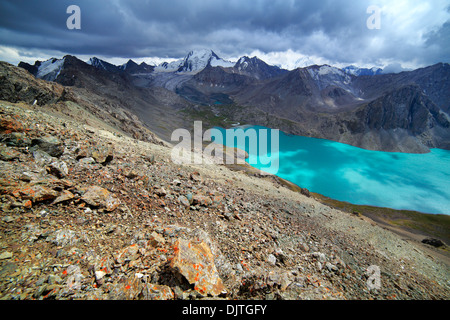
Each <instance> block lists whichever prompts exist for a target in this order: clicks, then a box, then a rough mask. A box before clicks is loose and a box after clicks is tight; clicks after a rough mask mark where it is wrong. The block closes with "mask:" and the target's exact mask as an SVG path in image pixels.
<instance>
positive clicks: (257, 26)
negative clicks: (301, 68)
mask: <svg viewBox="0 0 450 320" xmlns="http://www.w3.org/2000/svg"><path fill="white" fill-rule="evenodd" d="M435 1H437V2H442V1H440V0H435ZM386 3H387V4H386ZM392 3H393V2H392ZM73 4H75V5H78V6H79V7H80V8H81V30H68V29H67V28H66V20H67V18H68V16H69V14H67V13H66V8H67V7H68V6H69V5H73ZM371 4H376V5H379V6H380V7H383V8H387V10H388V11H389V10H390V9H392V10H391V11H390V12H391V15H390V16H389V15H386V16H383V17H382V18H383V19H384V20H383V24H382V28H381V30H369V29H368V28H367V27H366V20H367V18H368V16H369V15H368V14H367V12H366V9H367V7H368V6H369V5H371ZM419 4H420V1H415V0H412V5H414V6H416V7H417V6H418V5H419ZM412 5H411V6H412ZM416 7H414V8H416ZM436 7H437V6H436ZM408 8H409V7H408V5H404V6H403V7H398V8H397V7H395V6H393V5H391V3H390V2H386V1H385V0H377V1H372V0H361V1H344V0H338V1H336V0H334V1H331V0H322V1H320V0H317V1H295V0H252V1H244V0H238V1H236V0H230V1H219V0H217V1H214V0H189V1H187V0H164V1H156V0H152V1H150V0H147V1H145V0H144V1H133V0H131V1H130V0H113V1H106V0H97V1H92V0H91V1H87V0H78V1H75V0H69V1H67V0H63V1H49V0H41V1H34V0H30V1H20V0H14V1H10V0H6V1H5V0H2V1H1V2H0V41H1V42H0V45H3V46H10V47H17V48H22V50H23V49H33V50H42V51H50V50H57V51H60V52H62V53H70V54H79V55H102V56H110V57H126V58H129V57H130V58H133V57H146V56H159V57H164V56H169V57H181V56H184V55H185V54H186V52H187V51H189V50H192V49H199V48H210V49H213V50H215V51H216V52H218V53H220V54H223V55H225V56H239V55H241V54H243V53H249V52H252V51H260V52H264V53H269V52H271V51H287V50H293V51H296V52H300V53H302V54H305V55H312V56H318V57H323V58H325V59H327V60H330V61H336V62H352V61H363V62H367V63H376V62H377V61H381V60H383V59H384V60H389V59H391V60H392V59H395V60H396V61H397V62H401V61H412V60H414V61H416V63H422V64H427V63H428V64H431V63H434V62H437V61H435V60H436V59H440V61H443V59H445V58H446V57H447V59H448V50H449V49H448V48H449V47H450V44H449V39H448V34H449V33H448V28H449V27H448V23H447V25H445V24H444V22H445V21H444V22H443V23H442V24H441V25H440V26H438V28H434V29H432V30H427V29H424V30H423V32H422V34H424V36H423V37H424V39H422V42H416V41H415V40H414V39H413V38H412V37H413V36H415V35H414V33H413V32H411V30H408V29H405V30H403V29H402V28H401V25H400V27H399V24H398V23H397V22H396V19H397V18H396V16H395V15H392V12H394V13H395V12H398V14H399V15H402V19H403V18H404V16H405V11H406V14H407V11H408ZM423 10H425V12H427V11H426V10H428V11H430V10H429V8H428V9H427V8H425V9H423ZM423 10H422V11H423ZM419 11H420V10H419ZM411 12H417V10H412V11H411ZM425 17H426V18H427V19H431V18H434V17H435V15H433V14H431V13H430V14H428V15H425ZM413 18H414V17H413ZM420 18H422V16H417V17H416V19H420ZM405 21H409V20H408V19H406V18H405ZM396 23H397V24H396ZM402 23H403V21H402ZM430 23H431V22H430ZM424 25H426V21H425V22H423V21H422V23H421V24H419V26H424ZM417 37H420V36H417ZM428 47H430V49H429V50H426V49H428Z"/></svg>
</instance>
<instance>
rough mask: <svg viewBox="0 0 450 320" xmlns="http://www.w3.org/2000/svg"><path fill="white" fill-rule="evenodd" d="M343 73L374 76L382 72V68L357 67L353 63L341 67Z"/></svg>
mask: <svg viewBox="0 0 450 320" xmlns="http://www.w3.org/2000/svg"><path fill="white" fill-rule="evenodd" d="M342 70H343V71H344V72H345V73H348V74H351V75H354V76H357V77H358V76H374V75H378V74H381V73H383V69H380V68H376V67H373V68H370V69H369V68H359V67H356V66H354V65H351V66H348V67H345V68H343V69H342Z"/></svg>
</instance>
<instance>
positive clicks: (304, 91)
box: [19, 50, 450, 153]
mask: <svg viewBox="0 0 450 320" xmlns="http://www.w3.org/2000/svg"><path fill="white" fill-rule="evenodd" d="M19 67H21V68H24V69H26V70H28V71H29V72H30V73H31V74H32V75H34V76H35V77H36V78H40V79H43V80H47V81H53V82H57V83H59V84H62V85H64V86H66V87H70V88H72V89H73V90H74V91H75V92H76V93H77V94H78V95H84V96H85V97H86V95H88V96H89V99H88V100H90V101H95V102H94V104H95V103H96V104H97V106H98V107H99V108H106V109H107V110H109V111H108V112H113V111H112V109H114V108H111V106H117V105H120V106H121V108H123V110H126V111H127V112H130V113H131V114H133V115H134V116H135V117H136V118H137V119H139V121H141V122H142V123H143V124H144V125H145V126H146V127H147V128H148V129H150V130H151V131H153V132H155V133H156V134H157V135H158V136H160V137H161V138H162V139H164V140H167V141H169V139H170V132H172V131H173V130H174V129H175V128H178V127H180V126H181V125H183V126H192V121H191V120H194V118H195V117H197V118H198V117H199V120H202V117H203V120H205V121H206V120H207V121H209V122H210V123H211V124H214V123H219V122H217V121H216V120H221V121H222V120H224V121H222V122H220V124H224V125H226V124H227V123H234V122H240V123H248V124H256V125H263V126H267V127H272V128H279V129H281V130H283V131H285V132H287V133H291V134H298V135H304V136H310V137H316V138H324V139H330V140H334V141H339V142H343V143H347V144H351V145H354V146H358V147H361V148H366V149H371V150H382V151H393V152H416V153H423V152H428V151H429V148H444V149H450V116H449V113H450V95H449V92H450V90H449V88H450V83H449V82H450V77H449V76H450V65H449V64H448V63H438V64H435V65H433V66H428V67H425V68H420V69H417V70H413V71H407V72H406V71H405V72H401V73H395V74H394V73H391V74H384V73H383V72H382V70H381V69H377V68H372V69H366V68H357V67H355V66H349V67H346V68H343V69H340V68H337V67H334V66H329V65H321V66H319V65H312V66H308V67H304V68H297V69H294V70H285V69H282V68H279V67H277V66H271V65H269V64H267V63H265V62H264V61H262V60H260V59H259V58H257V57H252V58H250V57H246V56H244V57H241V58H239V59H238V61H237V62H235V63H234V62H230V61H226V60H224V59H221V58H220V57H219V56H218V55H217V54H216V53H214V52H213V51H212V50H199V51H191V52H189V53H188V54H187V55H186V57H185V58H183V59H180V60H177V61H174V62H170V63H162V64H160V65H157V66H151V65H148V64H146V63H144V62H143V63H141V64H137V63H135V62H133V61H132V60H129V61H128V62H127V63H125V64H123V65H120V66H116V65H113V64H111V63H108V62H106V61H103V60H100V59H98V58H95V57H94V58H91V59H90V60H89V61H88V62H87V63H86V62H83V61H81V60H79V59H78V58H76V57H73V56H65V57H64V58H62V59H55V58H52V59H49V60H47V61H42V62H41V61H36V63H35V64H34V65H30V64H27V63H23V62H21V63H20V64H19ZM93 97H95V98H93ZM211 114H212V115H214V117H211V116H210V115H211ZM206 115H208V116H207V117H206ZM205 117H206V118H205Z"/></svg>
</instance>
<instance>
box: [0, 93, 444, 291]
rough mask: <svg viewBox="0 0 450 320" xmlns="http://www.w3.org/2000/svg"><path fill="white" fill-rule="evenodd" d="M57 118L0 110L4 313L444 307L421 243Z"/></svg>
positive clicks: (272, 187) (26, 109)
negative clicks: (149, 304)
mask: <svg viewBox="0 0 450 320" xmlns="http://www.w3.org/2000/svg"><path fill="white" fill-rule="evenodd" d="M52 85H55V86H57V85H56V84H52ZM63 111H64V110H60V109H58V108H55V106H54V104H52V103H49V104H45V105H42V106H38V105H34V106H33V105H30V104H24V103H18V104H14V103H10V102H1V103H0V131H1V132H0V134H1V144H0V156H1V159H0V167H1V172H2V175H1V178H0V201H1V203H0V206H1V210H0V297H1V298H3V299H205V298H214V299H254V298H257V299H449V292H450V291H449V280H450V279H449V274H450V273H449V266H448V265H446V264H444V263H442V262H441V261H439V259H438V258H436V257H432V255H430V254H429V253H428V251H425V250H424V249H423V246H424V245H422V244H420V243H418V242H414V241H410V240H405V239H402V238H401V237H399V236H397V235H395V234H393V233H391V232H390V231H387V230H385V229H382V228H380V227H379V226H377V225H376V224H375V223H374V222H373V221H371V220H370V219H368V218H365V217H358V216H356V215H352V214H348V213H345V212H341V211H338V210H335V209H332V208H330V207H328V206H325V205H322V204H320V203H319V202H317V201H316V200H314V199H313V198H310V197H308V196H306V195H303V194H300V193H297V192H293V191H291V190H289V189H286V188H285V187H282V186H281V185H279V184H277V183H274V181H273V180H272V179H271V178H260V177H251V176H248V175H244V174H242V173H240V172H233V171H230V170H229V169H228V168H226V167H224V166H218V165H178V164H174V163H173V162H172V161H171V159H170V151H171V149H170V148H169V147H167V146H163V145H160V144H154V143H150V142H143V141H139V140H135V139H133V138H131V137H127V136H125V135H122V134H121V133H120V130H119V129H117V128H114V127H113V126H111V125H109V124H107V123H105V122H104V121H103V120H102V119H100V118H98V117H97V115H96V114H94V113H92V114H90V119H91V122H90V123H91V125H90V126H88V125H82V124H80V122H78V121H77V120H78V118H77V117H75V116H74V115H73V114H68V113H65V112H63ZM66 112H67V110H66ZM86 112H88V111H86ZM305 194H307V193H306V192H305ZM436 250H437V249H436ZM440 250H444V249H440ZM369 266H377V267H378V268H379V270H380V272H381V273H380V279H381V285H380V287H379V288H378V289H369V287H368V286H367V283H368V281H369V283H371V282H370V281H371V274H370V273H368V272H367V269H368V268H369Z"/></svg>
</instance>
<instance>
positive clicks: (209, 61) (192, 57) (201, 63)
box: [155, 49, 234, 74]
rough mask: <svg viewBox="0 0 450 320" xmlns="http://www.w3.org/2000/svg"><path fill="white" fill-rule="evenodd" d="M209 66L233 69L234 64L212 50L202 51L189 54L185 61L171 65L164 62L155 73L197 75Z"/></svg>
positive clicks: (181, 60) (178, 61)
mask: <svg viewBox="0 0 450 320" xmlns="http://www.w3.org/2000/svg"><path fill="white" fill-rule="evenodd" d="M208 65H211V66H212V67H225V68H228V67H232V66H233V65H234V63H233V62H230V61H226V60H223V59H222V58H219V57H218V56H217V55H216V54H215V53H214V51H212V50H209V49H202V50H194V51H191V52H189V53H188V54H187V55H186V57H184V58H183V59H180V60H177V61H173V62H170V63H167V62H163V63H161V64H160V65H159V66H157V67H156V68H155V71H156V72H178V73H191V74H196V73H198V72H200V71H202V70H203V69H205V68H206V67H207V66H208Z"/></svg>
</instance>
